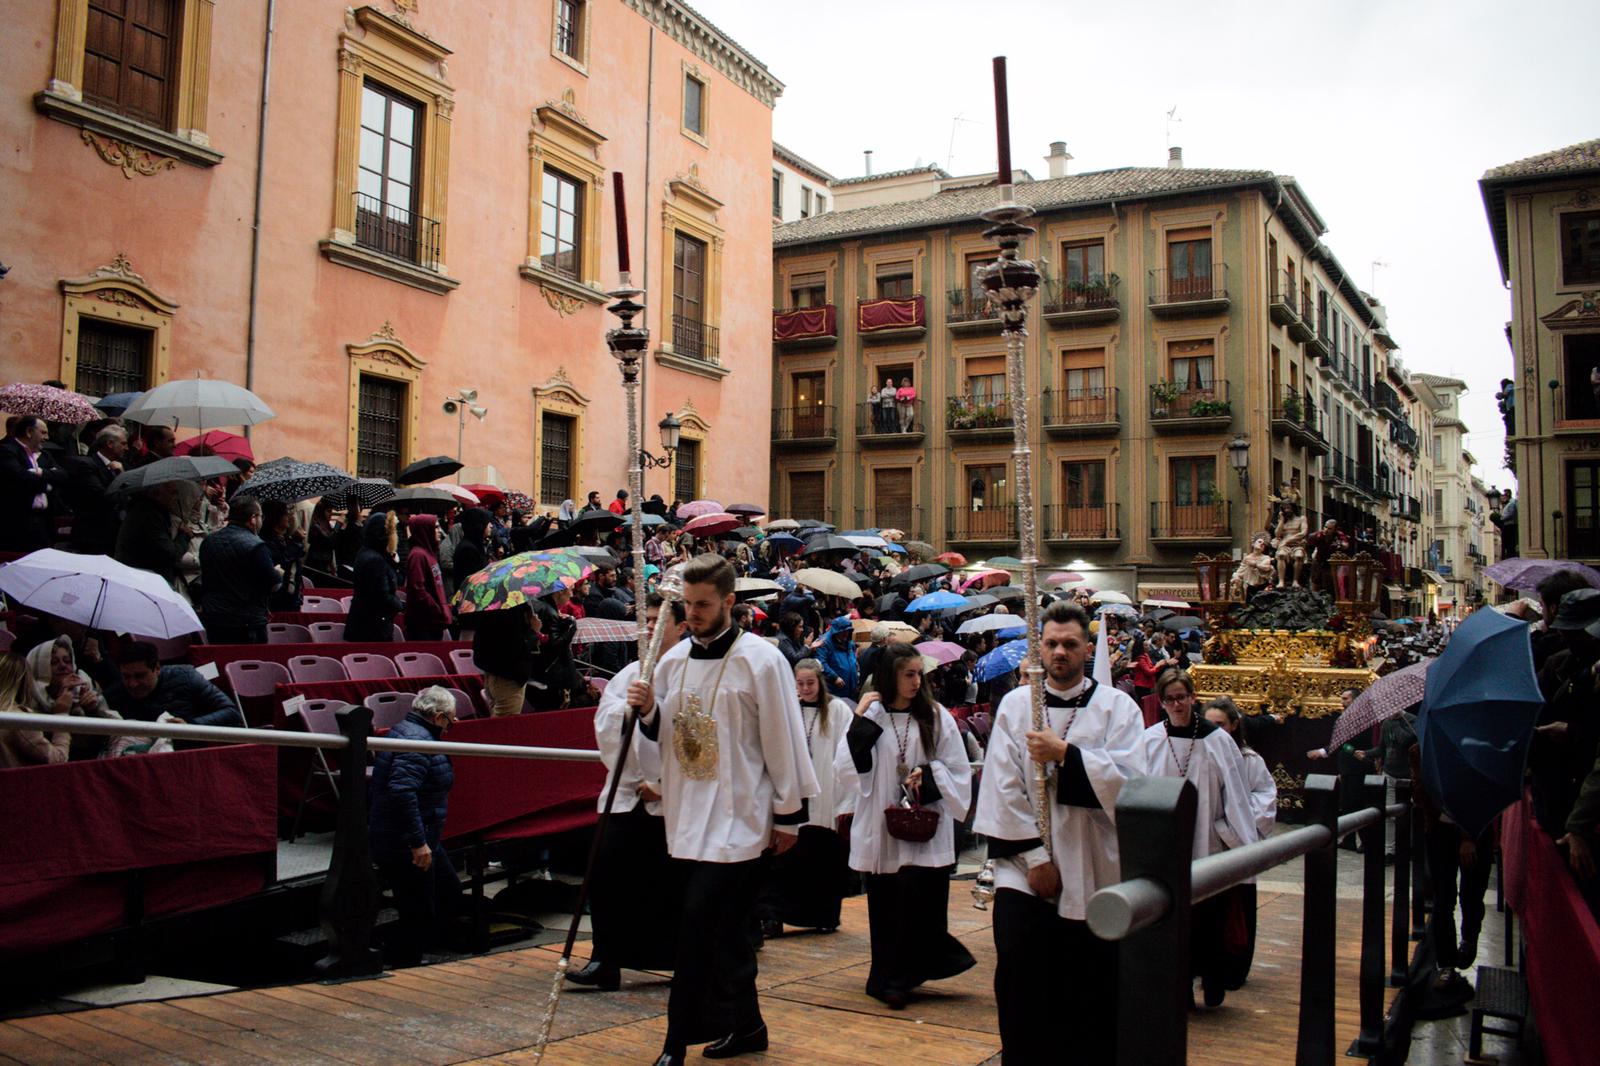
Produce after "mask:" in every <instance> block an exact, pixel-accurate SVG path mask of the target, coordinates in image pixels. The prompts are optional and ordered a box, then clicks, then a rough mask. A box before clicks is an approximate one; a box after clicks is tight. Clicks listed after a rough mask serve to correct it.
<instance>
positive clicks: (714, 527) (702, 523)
mask: <svg viewBox="0 0 1600 1066" xmlns="http://www.w3.org/2000/svg"><path fill="white" fill-rule="evenodd" d="M678 514H679V515H680V516H681V515H682V514H683V511H682V510H680V511H679V512H678ZM744 523H745V519H744V518H743V517H742V516H740V515H736V514H728V513H727V512H725V511H724V512H721V513H709V514H703V515H701V516H700V517H699V518H693V519H690V520H689V524H688V525H686V526H684V527H683V530H684V532H685V533H693V534H694V535H695V536H697V537H714V536H716V535H717V534H718V533H726V532H728V531H729V530H732V529H738V528H739V527H740V526H742V525H744Z"/></svg>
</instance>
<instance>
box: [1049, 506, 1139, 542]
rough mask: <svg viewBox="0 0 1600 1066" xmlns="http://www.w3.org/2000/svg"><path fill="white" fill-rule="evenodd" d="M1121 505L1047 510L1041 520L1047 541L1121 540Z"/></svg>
mask: <svg viewBox="0 0 1600 1066" xmlns="http://www.w3.org/2000/svg"><path fill="white" fill-rule="evenodd" d="M1120 508H1121V504H1115V503H1100V504H1094V505H1092V506H1082V507H1080V506H1075V505H1072V504H1065V503H1057V504H1051V505H1049V506H1047V507H1045V508H1044V514H1043V515H1041V516H1040V517H1041V518H1042V519H1043V524H1044V538H1045V539H1046V540H1065V541H1107V542H1115V541H1119V540H1121V539H1122V522H1121V510H1120Z"/></svg>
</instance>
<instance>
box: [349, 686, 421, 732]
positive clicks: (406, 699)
mask: <svg viewBox="0 0 1600 1066" xmlns="http://www.w3.org/2000/svg"><path fill="white" fill-rule="evenodd" d="M416 701H417V694H416V693H415V692H374V693H373V694H372V695H370V696H368V697H367V698H366V699H365V700H363V701H362V702H363V703H364V704H365V705H366V706H367V707H368V708H369V709H371V711H372V731H373V732H374V733H386V732H388V731H389V730H390V729H392V728H394V726H395V725H397V724H398V723H400V722H403V721H405V717H406V715H408V714H410V713H411V705H412V704H413V703H415V702H416Z"/></svg>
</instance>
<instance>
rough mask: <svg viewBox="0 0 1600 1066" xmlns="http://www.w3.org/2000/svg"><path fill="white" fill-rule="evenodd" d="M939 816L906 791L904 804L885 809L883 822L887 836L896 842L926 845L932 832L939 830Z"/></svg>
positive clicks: (931, 836)
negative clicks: (902, 841) (886, 829)
mask: <svg viewBox="0 0 1600 1066" xmlns="http://www.w3.org/2000/svg"><path fill="white" fill-rule="evenodd" d="M940 817H941V815H940V814H939V812H938V811H936V810H934V809H933V808H932V807H924V806H922V804H920V803H918V802H917V797H916V796H915V795H913V794H912V793H911V790H910V789H907V790H906V799H905V803H904V804H902V805H900V806H895V807H885V808H884V810H883V820H884V823H885V825H886V826H887V828H888V830H889V835H890V836H892V837H894V838H895V839H896V840H905V841H909V842H910V843H912V844H926V843H927V842H928V841H930V840H932V839H933V834H934V832H935V831H936V830H937V829H938V828H939V818H940Z"/></svg>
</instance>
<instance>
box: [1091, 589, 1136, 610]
mask: <svg viewBox="0 0 1600 1066" xmlns="http://www.w3.org/2000/svg"><path fill="white" fill-rule="evenodd" d="M1093 602H1094V603H1122V604H1126V605H1128V606H1130V607H1131V606H1133V601H1132V600H1131V599H1129V598H1128V597H1127V596H1126V595H1124V594H1123V593H1121V592H1116V591H1113V590H1111V589H1107V590H1106V591H1104V592H1097V593H1095V594H1094V600H1093Z"/></svg>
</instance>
